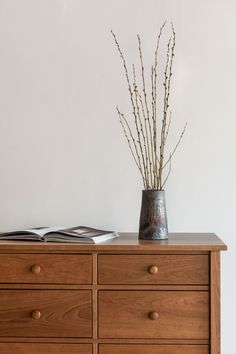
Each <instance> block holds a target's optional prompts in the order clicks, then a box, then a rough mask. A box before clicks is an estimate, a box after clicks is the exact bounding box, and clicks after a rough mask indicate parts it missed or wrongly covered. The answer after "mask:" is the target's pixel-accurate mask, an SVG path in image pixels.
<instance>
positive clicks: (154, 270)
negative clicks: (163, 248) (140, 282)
mask: <svg viewBox="0 0 236 354" xmlns="http://www.w3.org/2000/svg"><path fill="white" fill-rule="evenodd" d="M157 272H158V268H157V266H155V265H151V266H150V267H149V268H148V273H150V274H157Z"/></svg>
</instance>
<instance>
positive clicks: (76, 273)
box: [0, 254, 92, 284]
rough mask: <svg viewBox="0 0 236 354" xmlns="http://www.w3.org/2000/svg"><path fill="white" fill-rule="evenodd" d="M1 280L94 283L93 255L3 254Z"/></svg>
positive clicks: (0, 266)
mask: <svg viewBox="0 0 236 354" xmlns="http://www.w3.org/2000/svg"><path fill="white" fill-rule="evenodd" d="M0 259H1V264H0V283H37V284H39V283H41V284H43V283H45V284H46V283H53V284H91V282H92V256H91V255H87V254H85V255H55V254H54V255H50V254H1V255H0Z"/></svg>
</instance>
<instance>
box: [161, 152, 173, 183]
mask: <svg viewBox="0 0 236 354" xmlns="http://www.w3.org/2000/svg"><path fill="white" fill-rule="evenodd" d="M170 173H171V155H170V157H169V171H168V173H167V176H166V178H165V180H164V182H163V184H162V185H161V190H162V189H163V188H164V185H165V184H166V182H167V180H168V178H169V176H170Z"/></svg>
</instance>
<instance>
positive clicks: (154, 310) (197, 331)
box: [98, 290, 209, 339]
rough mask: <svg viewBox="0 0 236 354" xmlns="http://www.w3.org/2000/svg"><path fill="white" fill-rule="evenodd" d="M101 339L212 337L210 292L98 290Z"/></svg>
mask: <svg viewBox="0 0 236 354" xmlns="http://www.w3.org/2000/svg"><path fill="white" fill-rule="evenodd" d="M98 318H99V337H100V338H165V339H170V338H172V339H209V293H208V292H207V291H149V290H147V291H132V290H131V291H128V290H127V291H112V290H103V291H100V292H99V308H98Z"/></svg>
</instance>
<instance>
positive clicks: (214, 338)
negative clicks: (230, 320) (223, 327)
mask: <svg viewBox="0 0 236 354" xmlns="http://www.w3.org/2000/svg"><path fill="white" fill-rule="evenodd" d="M210 289H211V354H220V253H219V252H212V253H211V287H210Z"/></svg>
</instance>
